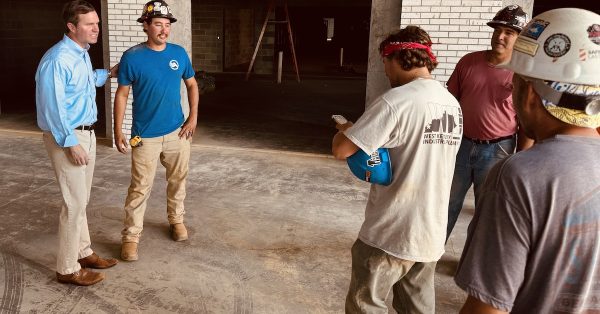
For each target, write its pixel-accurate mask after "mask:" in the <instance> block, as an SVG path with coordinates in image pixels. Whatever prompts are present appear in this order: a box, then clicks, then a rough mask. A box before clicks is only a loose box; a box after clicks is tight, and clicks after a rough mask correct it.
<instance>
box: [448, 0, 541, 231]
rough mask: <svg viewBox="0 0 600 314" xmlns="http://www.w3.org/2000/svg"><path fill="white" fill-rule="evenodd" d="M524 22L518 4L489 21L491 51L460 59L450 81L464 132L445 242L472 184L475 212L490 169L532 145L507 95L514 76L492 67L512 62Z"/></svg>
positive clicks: (501, 11)
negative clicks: (458, 104) (521, 128)
mask: <svg viewBox="0 0 600 314" xmlns="http://www.w3.org/2000/svg"><path fill="white" fill-rule="evenodd" d="M527 20H528V18H527V14H526V13H525V12H524V11H523V10H522V9H521V7H519V6H518V5H509V6H507V7H505V8H504V9H502V10H500V11H499V12H498V13H497V14H496V16H495V17H494V19H493V20H491V21H490V22H488V25H489V26H490V27H493V28H494V33H493V35H492V40H491V45H492V49H491V50H485V51H477V52H473V53H469V54H467V55H465V56H464V57H462V58H461V59H460V61H459V62H458V64H457V65H456V68H455V69H454V72H453V73H452V75H451V76H450V79H449V80H448V90H449V91H450V93H452V95H454V96H455V97H456V99H458V101H459V102H460V106H461V108H462V111H463V118H464V126H465V129H464V137H463V141H462V144H461V145H460V150H459V152H458V155H457V156H456V167H455V168H454V178H453V181H452V190H451V192H450V204H449V206H448V226H447V231H446V233H447V234H446V240H447V239H448V238H449V237H450V233H451V232H452V229H453V228H454V225H455V224H456V220H457V219H458V216H459V214H460V211H461V209H462V207H463V202H464V200H465V195H466V194H467V191H468V190H469V188H470V187H471V185H473V188H474V191H475V207H477V204H478V203H479V200H480V199H481V186H482V185H483V181H484V179H485V177H486V176H487V173H488V172H489V170H490V169H491V168H492V166H494V165H495V164H496V163H497V162H498V161H500V160H502V159H503V158H505V157H507V156H509V155H511V154H512V153H513V152H514V151H515V148H516V149H517V151H518V150H522V149H525V148H527V147H528V146H530V145H531V144H532V141H531V140H529V139H528V138H527V137H526V136H525V135H524V133H523V132H522V131H521V130H520V129H519V127H518V125H519V123H518V121H517V114H516V112H515V109H514V108H513V101H512V94H511V93H512V88H513V87H512V77H513V72H512V71H510V70H506V69H500V68H497V67H496V66H497V65H498V64H502V63H507V62H508V61H509V60H510V57H511V55H512V51H513V46H514V44H515V41H516V39H517V36H518V35H519V32H520V31H521V30H522V29H523V27H524V26H525V24H527ZM517 132H518V137H517ZM517 140H518V142H519V143H518V144H517Z"/></svg>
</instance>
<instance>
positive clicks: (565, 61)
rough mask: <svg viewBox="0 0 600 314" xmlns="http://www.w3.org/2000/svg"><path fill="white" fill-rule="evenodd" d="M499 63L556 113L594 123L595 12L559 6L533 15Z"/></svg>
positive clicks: (599, 113)
mask: <svg viewBox="0 0 600 314" xmlns="http://www.w3.org/2000/svg"><path fill="white" fill-rule="evenodd" d="M505 67H506V68H509V69H511V70H512V71H514V72H515V73H517V74H519V75H521V76H523V77H524V78H525V79H527V80H528V81H531V82H532V84H533V87H534V89H535V91H536V92H537V93H538V94H539V95H540V97H541V98H542V100H543V102H544V106H545V107H546V109H547V110H548V111H549V112H550V113H551V114H552V115H553V116H555V117H556V118H558V119H560V120H561V121H564V122H566V123H569V124H573V125H578V126H583V127H593V128H595V127H598V126H600V15H598V14H596V13H594V12H590V11H587V10H583V9H575V8H561V9H555V10H550V11H547V12H544V13H542V14H540V15H538V16H536V17H534V18H533V19H532V20H531V21H530V22H529V24H527V26H526V27H525V28H524V29H523V31H522V32H521V33H520V34H519V37H518V38H517V41H516V42H515V46H514V51H513V54H512V58H511V60H510V63H509V64H508V65H506V66H505Z"/></svg>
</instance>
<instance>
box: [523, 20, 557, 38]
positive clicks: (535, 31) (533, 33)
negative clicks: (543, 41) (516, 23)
mask: <svg viewBox="0 0 600 314" xmlns="http://www.w3.org/2000/svg"><path fill="white" fill-rule="evenodd" d="M549 24H550V22H546V21H544V20H539V19H538V20H533V21H531V22H530V23H529V25H527V27H526V28H525V30H523V32H522V33H521V35H523V36H525V37H529V38H531V39H535V40H537V39H538V38H539V37H540V35H542V33H543V32H544V30H545V29H546V27H547V26H548V25H549Z"/></svg>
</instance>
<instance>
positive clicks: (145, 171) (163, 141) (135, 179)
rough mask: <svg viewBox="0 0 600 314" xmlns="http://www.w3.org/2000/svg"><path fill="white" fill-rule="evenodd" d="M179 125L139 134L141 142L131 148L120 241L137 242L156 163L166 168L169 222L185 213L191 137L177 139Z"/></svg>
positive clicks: (178, 220)
mask: <svg viewBox="0 0 600 314" xmlns="http://www.w3.org/2000/svg"><path fill="white" fill-rule="evenodd" d="M179 131H180V129H177V130H175V131H173V132H172V133H169V134H167V135H165V136H160V137H152V138H142V143H143V144H142V146H138V147H134V148H133V149H132V152H131V184H130V185H129V190H128V194H127V199H126V200H125V221H124V228H123V231H121V235H122V241H123V242H135V243H138V242H139V238H140V236H141V234H142V230H143V229H144V227H143V226H144V213H145V212H146V204H147V201H148V197H149V196H150V191H151V190H152V183H153V182H154V175H155V174H156V164H157V161H158V160H159V159H160V163H161V164H162V165H163V166H164V167H165V168H166V170H167V173H166V174H167V175H166V177H167V178H166V179H167V217H168V220H169V224H176V223H182V222H183V215H184V214H185V210H184V206H183V201H184V199H185V181H186V178H187V175H188V166H189V161H190V141H189V140H187V139H185V138H183V139H180V138H179V137H178V136H177V134H178V133H179Z"/></svg>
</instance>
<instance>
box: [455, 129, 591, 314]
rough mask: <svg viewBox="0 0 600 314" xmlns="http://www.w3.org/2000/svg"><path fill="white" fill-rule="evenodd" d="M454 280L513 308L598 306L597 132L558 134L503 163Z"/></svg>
mask: <svg viewBox="0 0 600 314" xmlns="http://www.w3.org/2000/svg"><path fill="white" fill-rule="evenodd" d="M482 195H483V197H482V199H481V202H480V205H481V206H478V207H477V209H476V211H475V217H473V220H472V221H471V225H470V226H469V233H468V237H467V243H466V245H465V249H464V251H463V255H462V257H461V261H460V264H459V267H458V272H457V274H456V277H455V281H456V284H458V286H459V287H461V288H462V289H464V290H465V291H467V293H468V294H469V295H471V296H473V297H475V298H477V299H479V300H481V301H482V302H484V303H487V304H489V305H492V306H493V307H495V308H497V309H500V310H503V311H510V312H512V313H528V314H529V313H592V312H593V313H598V311H600V266H599V263H600V139H598V138H589V137H577V136H566V135H558V136H556V137H554V138H550V139H547V140H545V141H542V142H540V143H536V144H535V145H534V146H533V147H532V148H531V149H529V150H526V151H523V152H520V153H518V154H515V155H513V156H511V157H508V158H507V159H505V160H503V161H502V162H500V163H498V164H497V165H496V166H495V167H494V168H493V169H492V170H491V171H490V173H489V174H488V177H487V180H486V182H485V184H484V187H483V193H482Z"/></svg>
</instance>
